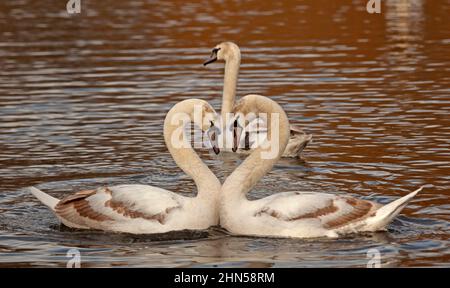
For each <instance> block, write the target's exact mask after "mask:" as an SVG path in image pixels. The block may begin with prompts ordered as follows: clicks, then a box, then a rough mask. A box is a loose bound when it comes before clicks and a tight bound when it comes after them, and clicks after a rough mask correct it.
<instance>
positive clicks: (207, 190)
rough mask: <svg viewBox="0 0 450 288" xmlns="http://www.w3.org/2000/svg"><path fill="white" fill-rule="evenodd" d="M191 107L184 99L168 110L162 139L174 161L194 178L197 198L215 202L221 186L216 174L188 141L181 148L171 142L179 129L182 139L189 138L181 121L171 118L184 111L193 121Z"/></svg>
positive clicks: (191, 104)
mask: <svg viewBox="0 0 450 288" xmlns="http://www.w3.org/2000/svg"><path fill="white" fill-rule="evenodd" d="M186 104H188V105H186ZM193 109H194V103H191V102H188V103H186V101H183V102H181V103H179V104H177V107H174V108H172V109H171V110H170V111H169V113H168V114H167V116H166V119H165V121H164V140H165V142H166V146H167V148H168V150H169V153H170V154H171V155H172V158H173V159H174V161H175V163H176V164H177V165H178V167H180V168H181V170H183V172H184V173H186V174H187V175H189V176H190V177H191V178H192V179H193V180H194V182H195V185H196V186H197V190H198V194H197V198H199V199H201V200H206V201H208V202H216V199H217V197H218V193H219V191H220V187H221V184H220V181H219V179H217V177H216V175H214V173H213V172H212V171H211V170H210V169H209V167H208V166H207V165H206V164H205V163H203V161H202V160H201V158H200V157H199V156H198V155H197V153H196V152H195V151H194V149H193V148H192V146H191V144H190V143H189V145H188V147H182V148H180V147H175V146H174V145H173V143H172V138H173V135H174V133H177V134H175V135H179V132H180V131H182V132H181V133H182V135H183V137H184V139H190V137H188V136H186V135H185V129H184V127H182V125H181V123H182V122H181V121H180V122H178V123H177V121H175V122H172V120H174V119H173V118H174V117H175V115H176V114H177V113H185V114H186V115H189V117H190V119H191V122H193V119H192V118H193V116H192V114H193ZM178 129H182V130H178ZM174 137H177V136H174Z"/></svg>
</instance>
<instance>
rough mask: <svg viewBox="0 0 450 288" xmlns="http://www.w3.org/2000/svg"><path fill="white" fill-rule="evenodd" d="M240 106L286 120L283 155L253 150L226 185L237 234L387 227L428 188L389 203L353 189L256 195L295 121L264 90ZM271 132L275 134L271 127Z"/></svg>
mask: <svg viewBox="0 0 450 288" xmlns="http://www.w3.org/2000/svg"><path fill="white" fill-rule="evenodd" d="M235 110H240V111H241V112H244V113H249V112H250V113H251V112H254V113H258V112H265V113H269V115H270V113H277V114H278V115H280V116H279V120H280V121H279V127H277V128H279V133H278V136H279V139H278V140H279V142H278V143H279V146H278V147H279V150H278V155H277V156H276V157H273V158H272V159H264V158H263V157H262V155H263V154H262V153H263V152H264V149H263V148H261V147H259V148H257V149H255V150H253V152H252V153H251V154H250V156H248V157H247V159H246V160H245V161H244V162H243V163H242V164H241V165H240V166H239V167H238V168H236V169H235V170H234V171H233V173H232V174H231V175H230V176H228V178H227V179H226V180H225V182H224V183H223V185H222V190H221V193H220V195H221V199H220V205H221V206H220V225H221V226H223V227H224V228H225V229H227V230H228V231H229V232H231V233H233V234H240V235H253V236H269V237H295V238H310V237H337V236H338V235H342V234H347V233H354V232H363V231H378V230H383V229H385V227H386V225H388V224H389V223H390V222H391V221H392V220H393V219H394V218H395V217H396V216H397V215H398V213H400V211H401V210H402V209H403V208H404V207H405V206H406V204H407V203H408V202H409V201H410V200H411V199H412V198H413V197H414V196H415V195H416V194H417V193H418V192H419V191H420V190H421V189H422V187H421V188H420V189H418V190H416V191H414V192H412V193H410V194H408V195H406V196H404V197H402V198H400V199H398V200H395V201H393V202H391V203H389V204H387V205H384V206H383V205H381V204H378V203H375V202H372V201H366V200H361V199H358V198H353V197H351V196H349V195H335V194H326V193H314V192H304V191H295V192H284V193H277V194H274V195H271V196H269V197H265V198H262V199H259V200H253V201H250V200H248V199H247V198H246V194H247V192H248V191H250V190H251V189H252V187H254V186H255V184H256V183H257V182H258V181H259V179H261V178H262V177H263V176H264V175H265V174H266V173H268V172H269V171H270V170H271V169H272V167H273V165H274V164H275V163H276V162H277V161H278V159H279V158H280V157H281V154H282V151H284V149H285V147H286V145H287V143H288V139H289V122H288V118H287V116H286V114H285V113H284V111H283V109H282V108H281V107H280V106H279V105H278V104H277V103H276V102H274V101H272V100H270V99H269V98H266V97H263V96H259V95H248V96H246V97H243V98H242V99H241V101H239V103H238V104H237V105H236V107H235ZM268 123H270V119H268ZM269 127H270V125H269ZM267 132H268V135H269V137H271V135H272V131H271V129H270V128H269V129H268V131H267ZM265 149H268V148H265ZM280 151H281V152H280Z"/></svg>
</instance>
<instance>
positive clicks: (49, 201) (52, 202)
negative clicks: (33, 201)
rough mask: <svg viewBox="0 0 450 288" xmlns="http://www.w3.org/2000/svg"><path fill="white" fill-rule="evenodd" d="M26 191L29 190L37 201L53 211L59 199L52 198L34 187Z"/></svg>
mask: <svg viewBox="0 0 450 288" xmlns="http://www.w3.org/2000/svg"><path fill="white" fill-rule="evenodd" d="M28 190H30V192H31V194H33V195H34V196H35V197H36V198H37V199H39V201H41V202H42V203H43V204H44V205H45V206H47V207H48V208H50V209H52V210H53V211H55V206H56V204H58V202H59V199H57V198H55V197H52V196H50V195H48V194H47V193H44V192H42V191H41V190H39V189H37V188H35V187H29V188H28Z"/></svg>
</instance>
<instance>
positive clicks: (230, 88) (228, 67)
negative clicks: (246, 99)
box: [221, 55, 241, 119]
mask: <svg viewBox="0 0 450 288" xmlns="http://www.w3.org/2000/svg"><path fill="white" fill-rule="evenodd" d="M240 63H241V57H240V55H233V57H231V59H228V60H227V61H226V63H225V74H224V81H223V95H222V111H221V115H222V119H226V118H225V115H226V114H227V113H231V110H232V109H233V106H234V101H235V99H236V89H237V81H238V76H239V65H240Z"/></svg>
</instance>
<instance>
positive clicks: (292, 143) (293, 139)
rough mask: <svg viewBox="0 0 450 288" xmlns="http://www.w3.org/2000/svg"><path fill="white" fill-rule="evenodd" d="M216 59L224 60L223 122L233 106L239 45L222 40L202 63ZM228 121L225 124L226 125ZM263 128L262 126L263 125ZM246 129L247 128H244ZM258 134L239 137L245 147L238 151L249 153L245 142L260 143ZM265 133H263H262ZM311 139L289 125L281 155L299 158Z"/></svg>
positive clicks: (238, 62)
mask: <svg viewBox="0 0 450 288" xmlns="http://www.w3.org/2000/svg"><path fill="white" fill-rule="evenodd" d="M216 60H224V61H225V75H224V83H223V95H222V111H221V115H222V120H223V121H224V122H225V119H227V118H226V115H227V114H228V113H230V112H231V109H232V108H233V106H234V102H235V98H236V87H237V81H238V74H239V66H240V64H241V52H240V50H239V47H238V46H237V45H236V44H234V43H233V42H223V43H220V44H219V45H217V46H216V47H214V49H213V50H212V52H211V56H210V58H209V59H208V60H207V61H205V62H204V63H203V65H208V64H210V63H212V62H215V61H216ZM228 125H229V123H228V124H227V125H226V126H228ZM263 129H264V127H263ZM245 131H247V128H246V129H245ZM259 134H260V135H257V134H256V133H247V134H246V135H245V139H244V138H241V139H239V141H240V145H239V147H246V148H247V149H240V150H239V152H241V153H247V154H249V153H250V152H251V151H250V150H248V148H249V147H248V146H247V145H245V142H247V143H248V142H250V143H261V142H257V141H258V140H259V139H261V137H263V136H262V135H263V131H260V133H259ZM264 135H265V134H264ZM311 140H312V135H311V134H309V135H308V134H306V133H305V132H303V130H302V129H301V128H300V127H298V126H295V125H291V126H290V138H289V143H288V145H287V146H286V149H285V151H284V153H283V155H282V157H299V158H301V156H302V152H303V149H304V148H305V147H306V146H307V145H308V143H309V142H311Z"/></svg>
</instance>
